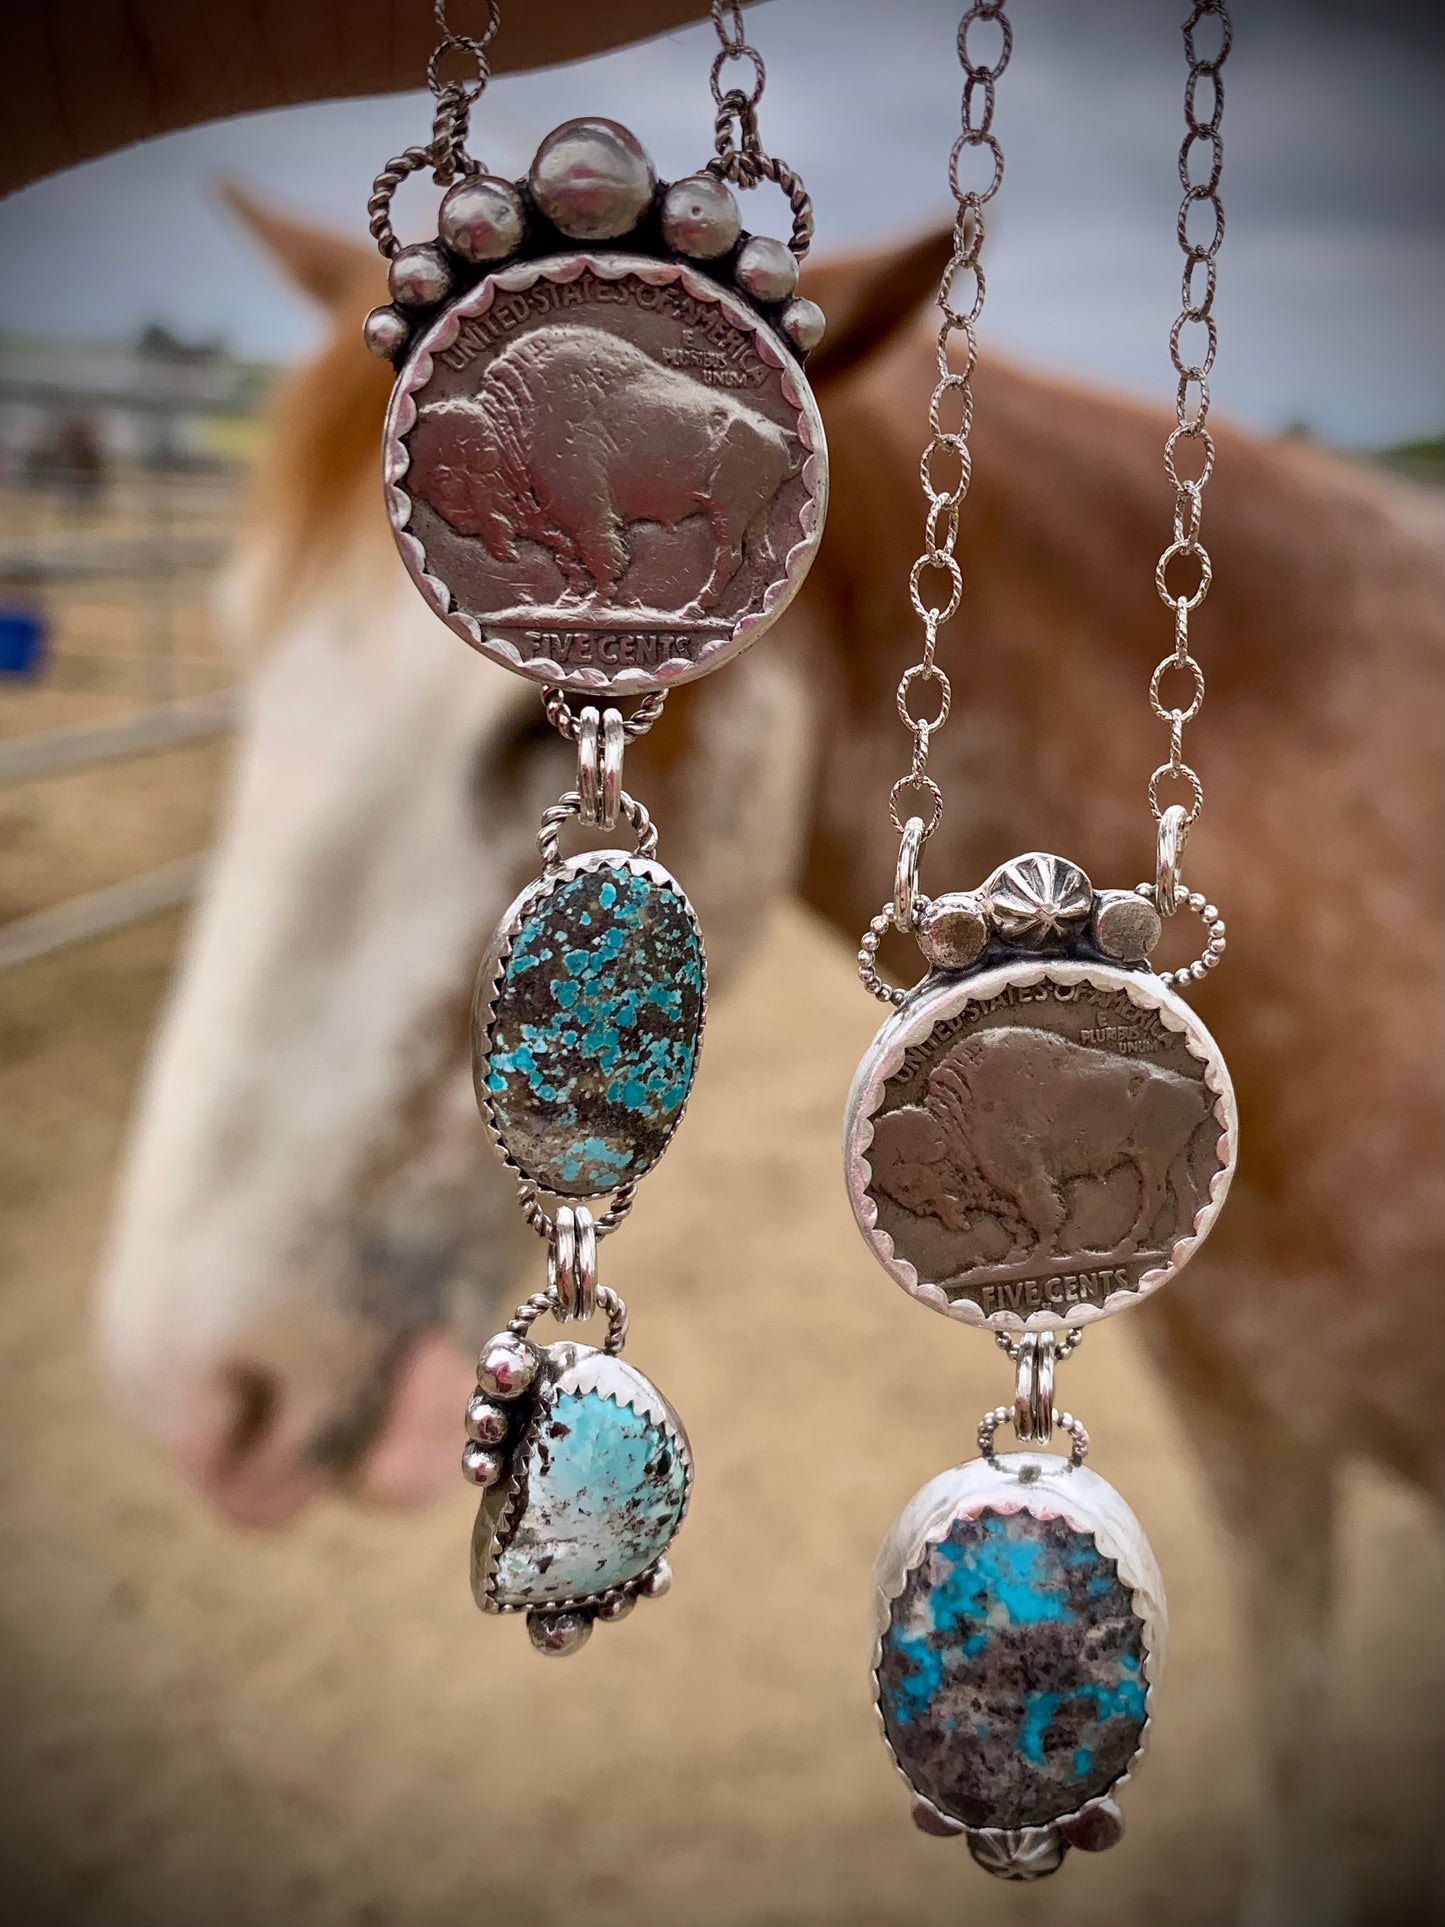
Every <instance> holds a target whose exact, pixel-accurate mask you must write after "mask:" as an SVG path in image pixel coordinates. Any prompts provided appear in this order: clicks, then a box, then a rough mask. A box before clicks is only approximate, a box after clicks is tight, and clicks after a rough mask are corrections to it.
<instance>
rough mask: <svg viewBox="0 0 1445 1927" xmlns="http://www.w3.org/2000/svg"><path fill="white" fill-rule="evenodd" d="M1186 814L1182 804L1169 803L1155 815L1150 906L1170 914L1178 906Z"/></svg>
mask: <svg viewBox="0 0 1445 1927" xmlns="http://www.w3.org/2000/svg"><path fill="white" fill-rule="evenodd" d="M1188 816H1189V813H1188V811H1187V810H1186V809H1185V807H1184V805H1183V804H1182V803H1171V804H1170V805H1169V807H1168V809H1167V810H1165V812H1164V814H1163V815H1162V816H1161V817H1160V818H1159V843H1158V848H1157V852H1156V858H1155V865H1154V908H1155V909H1156V910H1157V911H1158V912H1159V914H1160V916H1161V917H1172V916H1173V915H1174V913H1175V911H1176V910H1177V909H1178V908H1179V897H1180V891H1181V884H1180V877H1179V872H1180V867H1181V865H1182V863H1183V860H1184V845H1185V843H1186V841H1187V840H1188V836H1189V820H1188Z"/></svg>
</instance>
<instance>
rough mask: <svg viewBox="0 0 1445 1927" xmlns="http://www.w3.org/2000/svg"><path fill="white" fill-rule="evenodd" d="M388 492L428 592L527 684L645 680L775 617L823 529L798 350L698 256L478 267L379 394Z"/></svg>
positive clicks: (692, 669)
mask: <svg viewBox="0 0 1445 1927" xmlns="http://www.w3.org/2000/svg"><path fill="white" fill-rule="evenodd" d="M385 476H386V493H387V504H388V511H389V514H390V517H391V521H392V526H393V528H394V530H395V532H396V537H397V542H398V545H399V547H400V549H401V553H402V556H403V559H404V560H405V562H406V565H407V568H408V569H409V570H410V571H411V574H412V576H413V577H414V579H415V580H416V582H417V585H418V586H419V588H420V589H421V591H422V593H423V595H424V596H425V597H426V599H427V601H428V602H429V603H430V604H431V606H432V608H433V609H435V611H436V612H437V614H438V615H440V616H441V617H442V618H443V620H444V621H446V622H447V623H448V624H449V625H450V626H451V627H452V628H453V629H455V630H456V631H457V633H458V634H459V635H461V636H462V637H463V638H464V639H465V640H466V641H467V642H469V643H471V644H472V646H473V647H474V648H477V649H479V650H481V651H482V653H483V654H485V655H488V656H491V657H492V658H493V659H494V660H495V661H497V662H500V663H502V664H504V665H505V666H506V667H507V668H510V669H514V670H517V671H519V672H520V673H522V674H524V675H527V676H531V677H534V678H535V679H536V680H537V681H539V682H544V683H549V684H554V685H560V686H562V687H564V688H569V689H574V690H578V691H588V690H607V691H623V692H627V691H638V692H640V691H645V690H652V689H665V688H668V687H670V686H671V685H672V684H674V683H682V682H689V681H691V680H693V679H694V678H695V677H698V676H701V675H704V674H706V673H707V672H708V671H709V670H711V669H715V668H716V667H718V665H719V664H720V663H722V662H725V661H726V660H727V659H728V658H729V657H730V656H732V655H734V654H735V653H736V652H737V651H738V650H739V649H741V648H743V647H744V646H745V645H746V644H748V643H749V642H751V641H753V640H754V639H755V638H756V637H757V636H758V635H760V634H761V633H762V631H763V630H764V629H765V628H766V627H767V626H768V625H769V624H770V623H772V622H773V621H775V620H776V619H777V617H778V616H779V615H781V613H782V611H783V609H784V608H785V607H786V606H787V604H788V602H789V601H790V600H791V599H792V596H793V595H794V593H795V592H796V590H797V588H798V586H799V584H800V583H801V582H802V579H803V577H804V575H805V574H806V573H807V570H808V567H809V565H810V564H811V562H812V559H813V556H814V554H815V552H816V550H817V546H818V542H819V540H820V538H821V535H822V526H823V515H824V509H825V506H826V495H827V451H826V447H825V444H824V440H823V429H822V423H821V420H820V418H819V415H818V410H817V405H816V403H815V402H814V400H813V396H812V393H811V391H810V389H809V388H808V384H807V382H806V380H805V378H804V376H803V373H802V370H801V368H800V367H799V364H798V363H797V361H796V360H795V359H794V357H793V356H792V354H791V353H790V352H789V350H788V349H787V348H786V347H785V346H784V345H783V343H782V342H781V341H780V340H779V338H778V337H777V336H776V335H775V334H774V333H773V332H772V330H771V329H770V328H769V327H768V326H767V324H766V323H765V322H764V321H763V320H762V319H761V318H760V317H759V316H758V314H757V313H756V312H755V311H754V310H753V309H752V308H750V307H749V306H748V304H747V303H746V302H745V301H743V300H741V299H740V298H739V297H738V296H736V295H735V294H733V293H731V292H730V291H728V290H726V289H724V288H721V287H719V286H718V285H717V284H716V283H715V282H713V281H712V280H710V279H709V278H708V277H707V276H706V275H704V274H702V273H700V272H699V271H698V270H697V269H695V268H691V267H688V266H687V265H685V264H683V263H681V262H676V261H654V260H650V259H646V258H643V257H640V256H637V255H629V254H621V253H576V254H567V255H556V256H551V257H548V258H546V259H543V260H539V261H529V262H523V263H520V264H518V265H516V266H513V267H509V268H505V269H502V270H500V271H499V272H497V273H495V274H492V275H488V276H487V277H486V278H485V279H484V280H482V281H480V282H479V283H478V284H477V286H476V287H475V288H473V289H471V290H470V291H469V292H468V293H467V294H466V295H464V296H463V297H462V298H461V299H459V300H458V301H456V302H455V303H454V304H453V305H452V306H451V307H449V308H448V309H446V310H445V311H444V312H443V313H442V314H441V315H440V317H439V318H438V319H437V321H436V322H435V323H434V324H433V325H432V327H431V328H430V329H428V330H427V331H426V332H425V333H424V334H423V335H422V336H421V337H420V338H419V339H418V341H417V343H416V344H415V346H414V347H413V349H412V351H411V353H410V355H409V356H408V358H407V360H406V362H405V364H404V365H403V367H402V369H401V373H400V376H399V378H398V380H397V384H396V388H395V390H394V392H393V395H392V401H391V408H390V412H389V414H388V417H387V427H386V437H385Z"/></svg>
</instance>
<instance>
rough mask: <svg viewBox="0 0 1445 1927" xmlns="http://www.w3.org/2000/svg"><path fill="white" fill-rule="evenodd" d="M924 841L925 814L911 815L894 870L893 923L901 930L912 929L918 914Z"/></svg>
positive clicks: (905, 825)
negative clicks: (919, 864) (921, 856)
mask: <svg viewBox="0 0 1445 1927" xmlns="http://www.w3.org/2000/svg"><path fill="white" fill-rule="evenodd" d="M923 841H924V828H923V818H922V817H921V816H910V817H909V819H908V821H907V822H906V823H905V824H904V826H903V840H902V841H901V842H900V844H899V845H898V862H897V864H896V865H895V866H894V871H893V923H894V927H895V928H896V929H898V930H911V929H912V928H913V924H914V920H915V919H916V917H917V915H918V904H919V898H918V858H919V854H920V852H921V851H922V849H923Z"/></svg>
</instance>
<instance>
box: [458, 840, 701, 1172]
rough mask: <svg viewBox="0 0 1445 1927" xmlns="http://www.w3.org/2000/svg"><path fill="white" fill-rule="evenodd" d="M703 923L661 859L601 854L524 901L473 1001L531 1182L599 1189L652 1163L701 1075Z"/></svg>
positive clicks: (503, 1116)
mask: <svg viewBox="0 0 1445 1927" xmlns="http://www.w3.org/2000/svg"><path fill="white" fill-rule="evenodd" d="M706 995H707V974H706V965H705V962H704V957H703V948H702V936H701V933H700V932H699V930H698V926H697V918H696V917H695V915H694V914H693V909H692V905H691V904H690V903H689V902H688V900H687V897H686V896H685V895H684V893H683V891H682V889H681V887H680V886H679V884H678V883H677V881H676V879H675V878H674V877H672V876H671V875H670V874H669V872H668V871H666V870H665V869H663V867H662V865H661V864H659V863H654V862H652V861H651V860H650V859H648V858H646V857H635V856H627V855H625V854H624V853H623V852H621V851H619V850H595V851H592V852H590V853H589V854H588V855H586V856H580V857H574V858H572V859H571V861H569V862H566V863H562V864H559V865H558V866H557V868H556V869H555V870H554V871H552V872H551V873H550V874H549V875H547V876H544V877H542V878H540V879H539V880H538V881H537V882H536V883H534V884H532V885H531V886H530V887H529V888H528V889H526V890H525V891H523V893H522V895H521V896H520V897H519V898H518V899H517V901H516V902H515V903H514V904H513V905H512V908H511V909H510V910H509V911H508V913H507V916H506V918H505V920H504V921H503V923H502V926H501V928H500V929H499V930H498V931H497V934H496V936H495V937H494V938H493V939H492V943H491V945H490V947H489V948H488V950H487V953H486V955H485V957H484V958H483V959H482V967H481V971H480V974H479V976H478V978H477V992H476V998H475V1001H474V1004H473V1008H472V1069H473V1077H474V1081H475V1084H476V1092H477V1102H478V1104H479V1106H480V1107H481V1112H482V1115H483V1117H484V1118H485V1119H486V1120H487V1123H488V1124H489V1125H490V1126H491V1129H492V1132H493V1134H494V1136H495V1138H496V1140H497V1143H498V1145H499V1147H500V1149H501V1151H502V1153H503V1155H504V1156H505V1158H506V1159H507V1162H508V1163H509V1164H511V1165H512V1166H513V1168H514V1169H515V1170H517V1171H519V1172H520V1173H521V1174H522V1176H523V1177H525V1178H528V1179H530V1180H531V1181H532V1182H533V1183H535V1184H537V1185H539V1186H541V1188H542V1189H543V1190H545V1191H549V1192H551V1193H553V1194H554V1195H555V1196H557V1197H564V1198H588V1197H596V1196H599V1195H600V1194H602V1193H604V1192H608V1191H615V1190H616V1189H617V1188H618V1187H619V1186H620V1185H624V1184H633V1183H636V1181H637V1180H638V1179H639V1178H640V1177H642V1176H643V1174H644V1173H645V1172H647V1171H649V1170H651V1168H652V1166H653V1165H654V1164H655V1163H656V1162H657V1160H658V1159H659V1158H660V1157H661V1156H662V1153H663V1151H664V1150H665V1149H666V1148H667V1144H668V1140H669V1139H670V1138H671V1136H672V1134H673V1132H674V1131H675V1130H676V1129H677V1126H678V1124H679V1123H680V1122H681V1120H682V1114H683V1110H684V1108H685V1106H686V1104H687V1097H688V1092H689V1091H690V1090H691V1088H692V1080H693V1076H694V1074H695V1072H696V1069H697V1056H698V1048H699V1044H700V1041H701V1036H702V1025H703V1014H704V1008H705V1003H706Z"/></svg>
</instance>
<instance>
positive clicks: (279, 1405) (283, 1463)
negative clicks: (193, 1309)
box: [175, 1331, 473, 1528]
mask: <svg viewBox="0 0 1445 1927" xmlns="http://www.w3.org/2000/svg"><path fill="white" fill-rule="evenodd" d="M472 1389H473V1373H472V1369H471V1366H470V1364H469V1362H468V1361H467V1359H466V1358H465V1356H464V1355H463V1354H462V1352H461V1351H460V1350H459V1349H458V1347H457V1346H456V1345H455V1343H454V1342H453V1341H452V1340H451V1339H450V1338H449V1337H448V1336H447V1335H446V1334H445V1333H443V1332H440V1331H426V1332H423V1333H421V1334H419V1335H417V1336H416V1337H414V1338H412V1339H411V1340H409V1341H408V1343H407V1344H406V1346H405V1347H404V1348H403V1349H402V1350H401V1352H400V1354H399V1357H398V1359H397V1361H396V1363H395V1365H394V1367H393V1369H392V1370H391V1371H390V1372H389V1374H388V1376H387V1380H386V1383H385V1386H384V1388H383V1392H382V1399H381V1410H380V1416H379V1420H378V1421H377V1422H376V1423H375V1424H374V1427H372V1428H370V1429H369V1430H368V1436H367V1438H366V1441H365V1443H364V1444H363V1445H362V1446H361V1448H360V1450H359V1451H358V1452H357V1453H356V1454H355V1455H354V1456H352V1457H349V1458H346V1459H343V1458H341V1457H340V1456H339V1455H338V1454H337V1453H336V1451H335V1449H334V1446H330V1445H327V1444H325V1443H324V1442H325V1441H328V1440H334V1438H335V1437H336V1435H337V1433H338V1431H346V1430H347V1429H350V1428H351V1426H352V1424H353V1416H352V1414H349V1413H346V1414H341V1413H337V1412H335V1411H322V1410H318V1409H317V1408H316V1407H315V1405H314V1404H313V1403H312V1402H311V1401H308V1400H306V1399H304V1398H301V1397H298V1396H297V1395H296V1394H295V1393H294V1392H291V1391H289V1390H288V1388H287V1386H286V1383H285V1380H284V1378H283V1377H282V1376H281V1375H280V1374H278V1373H276V1372H273V1371H267V1370H263V1369H261V1368H259V1367H256V1366H254V1365H230V1366H226V1367H223V1368H222V1369H221V1370H220V1371H218V1372H217V1373H216V1375H215V1378H214V1381H213V1384H212V1388H211V1394H210V1396H209V1397H208V1398H207V1400H206V1401H205V1404H204V1407H203V1409H202V1410H201V1411H200V1412H199V1413H198V1414H197V1415H196V1417H195V1419H194V1420H193V1422H192V1423H191V1424H189V1425H188V1426H187V1427H186V1429H185V1431H184V1433H183V1434H182V1435H181V1436H180V1437H179V1438H178V1439H177V1440H176V1441H175V1445H176V1453H177V1457H178V1458H179V1460H180V1462H181V1465H182V1467H183V1468H184V1469H185V1471H186V1473H187V1474H188V1476H189V1477H190V1478H191V1480H192V1481H193V1483H194V1484H195V1485H196V1486H197V1487H198V1488H199V1489H200V1491H201V1492H203V1493H204V1494H205V1496H206V1497H207V1498H208V1499H209V1500H210V1501H211V1502H212V1503H213V1504H214V1505H216V1506H217V1507H218V1508H219V1509H220V1510H221V1511H222V1512H224V1513H225V1514H226V1515H227V1517H228V1518H230V1519H232V1520H233V1521H234V1522H235V1523H236V1524H238V1525H244V1526H255V1527H263V1528H264V1527H274V1526H279V1525H284V1524H285V1522H286V1521H287V1520H288V1519H290V1518H292V1517H294V1515H295V1514H296V1513H297V1512H299V1511H300V1510H301V1509H302V1507H303V1506H305V1505H306V1503H307V1502H308V1500H310V1499H312V1498H315V1497H316V1496H317V1495H318V1494H320V1493H321V1492H323V1491H325V1490H326V1489H327V1488H328V1487H330V1486H334V1485H341V1484H344V1485H345V1486H346V1488H347V1489H348V1490H349V1491H351V1492H354V1493H357V1494H359V1496H361V1497H363V1498H365V1499H369V1500H371V1501H373V1502H374V1503H376V1504H381V1505H394V1506H415V1505H421V1504H424V1503H426V1502H427V1501H428V1500H430V1499H433V1498H435V1497H436V1496H437V1495H438V1493H439V1492H441V1491H442V1490H444V1489H445V1487H446V1485H447V1484H448V1483H449V1482H450V1481H451V1480H452V1479H453V1478H455V1477H456V1476H457V1460H458V1453H459V1450H460V1446H459V1440H460V1438H461V1417H462V1413H463V1411H464V1410H465V1406H466V1400H467V1397H468V1395H469V1393H470V1392H471V1390H472Z"/></svg>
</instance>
